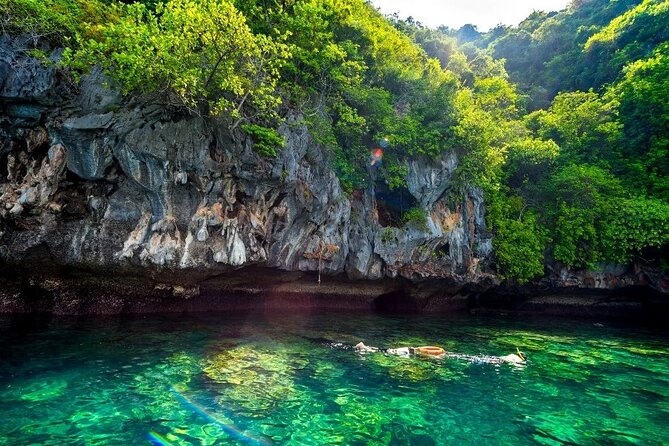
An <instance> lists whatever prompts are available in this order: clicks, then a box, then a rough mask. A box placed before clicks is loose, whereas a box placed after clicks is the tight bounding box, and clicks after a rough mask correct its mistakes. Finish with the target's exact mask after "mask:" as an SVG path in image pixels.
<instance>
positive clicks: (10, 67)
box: [0, 37, 662, 312]
mask: <svg viewBox="0 0 669 446" xmlns="http://www.w3.org/2000/svg"><path fill="white" fill-rule="evenodd" d="M21 44H22V42H21V40H20V39H15V40H11V39H9V38H8V37H2V38H1V39H0V264H2V265H3V271H4V274H3V276H4V277H2V278H4V279H7V276H8V275H11V274H17V275H19V276H25V277H27V278H28V279H26V280H28V282H26V283H27V285H25V284H24V285H25V286H24V289H25V287H26V286H27V287H28V288H30V287H37V288H39V289H40V290H41V291H46V292H48V293H55V294H53V295H54V296H55V295H56V294H57V293H61V294H62V293H64V292H65V291H64V290H65V289H66V288H67V286H65V285H62V284H60V285H59V284H58V283H56V282H54V281H53V280H52V279H53V277H61V278H62V277H67V276H68V275H70V276H71V275H73V274H74V273H75V272H76V273H77V274H78V276H77V277H82V276H86V277H88V278H89V279H87V282H86V285H85V286H84V288H86V287H90V286H91V283H94V282H95V280H97V279H96V278H101V277H106V278H109V277H135V278H141V280H140V281H139V282H138V281H128V280H126V281H125V284H126V285H127V284H128V283H132V284H135V285H130V288H131V289H127V286H126V285H124V286H126V288H124V292H126V293H130V294H132V293H133V292H136V293H137V294H147V293H144V292H142V291H140V290H139V288H141V287H142V286H145V287H146V290H150V291H151V292H152V293H153V292H156V293H158V294H160V293H162V292H163V291H164V290H167V291H168V292H169V293H171V294H173V295H174V296H181V297H185V298H189V297H191V296H193V295H197V294H199V293H200V292H201V286H204V287H205V288H206V286H209V285H211V282H207V280H211V278H212V277H217V279H216V280H222V279H221V277H223V278H226V279H225V280H223V282H222V284H221V285H220V286H219V288H223V289H228V290H231V289H233V288H234V287H235V286H237V285H240V284H243V285H244V286H245V287H246V289H247V290H248V289H251V288H253V287H254V286H258V287H260V288H262V284H263V281H265V282H270V281H271V279H270V276H271V275H272V274H273V275H274V276H273V277H280V279H278V280H279V283H281V281H283V280H288V279H285V277H284V276H282V274H283V273H281V271H292V272H314V273H315V272H322V273H323V274H324V275H327V276H330V277H337V278H338V279H332V280H333V281H336V280H339V281H341V280H345V281H347V283H350V282H348V281H350V280H357V279H368V280H370V279H371V280H379V282H377V284H378V285H372V287H373V288H374V287H376V288H374V289H373V290H372V291H370V295H374V297H378V296H379V295H384V294H387V295H388V296H390V297H389V299H391V300H392V293H393V292H395V291H397V289H398V288H403V289H404V291H406V289H405V287H404V286H401V287H400V286H398V285H397V283H407V282H406V281H405V279H406V280H408V281H413V282H412V283H414V285H415V284H416V283H417V282H416V281H419V282H420V281H422V283H424V284H427V285H420V284H419V285H416V286H414V287H413V288H412V290H410V291H409V293H414V294H415V296H419V297H420V296H422V297H425V296H433V297H434V296H438V297H439V296H441V297H443V296H449V297H453V296H461V297H462V299H465V298H466V293H461V291H462V287H468V286H477V285H481V286H482V287H483V288H487V287H489V286H490V285H491V284H493V283H496V281H497V279H495V275H494V271H493V270H492V268H491V265H492V239H491V235H490V234H489V233H488V232H487V231H486V225H485V206H484V202H483V194H482V191H480V190H479V189H477V188H475V187H469V188H466V189H465V190H464V192H463V191H462V190H461V189H458V190H454V188H453V178H454V174H455V170H456V168H457V166H458V157H457V155H456V154H455V153H454V152H449V153H445V154H444V155H443V156H442V157H441V159H437V160H427V159H415V160H412V161H410V162H409V163H408V165H407V170H408V176H407V188H406V189H405V190H403V191H400V192H399V193H400V194H401V195H400V204H399V206H400V207H401V208H402V207H403V208H406V207H407V206H413V207H416V208H418V209H420V210H421V211H422V212H423V213H424V215H425V221H424V222H423V221H421V222H408V223H403V222H402V221H401V218H399V219H398V218H397V214H398V209H397V206H398V205H397V194H398V192H397V191H389V190H388V188H387V187H385V186H384V184H383V183H378V182H374V181H371V182H370V183H371V184H370V186H369V187H368V188H367V189H366V190H355V191H353V193H351V194H346V193H344V192H343V190H342V188H341V186H340V183H339V181H338V179H337V177H336V175H335V174H334V172H333V171H332V170H331V168H330V167H329V165H330V164H329V159H328V154H327V152H326V151H325V150H324V149H323V148H322V147H321V146H319V144H318V143H316V141H315V140H314V138H313V137H312V135H311V134H310V133H309V130H308V128H307V127H306V126H305V125H304V123H303V122H302V121H301V119H300V116H299V115H294V116H291V117H288V118H287V119H286V121H285V123H284V124H283V125H282V126H281V128H280V129H279V133H280V134H281V135H282V136H283V137H284V138H285V141H286V146H285V149H284V150H282V151H281V152H280V153H279V155H278V156H277V157H276V158H274V159H268V158H263V157H260V156H259V155H258V154H257V153H256V152H255V151H254V150H253V142H252V141H251V139H250V138H248V137H247V136H246V135H245V134H244V133H243V132H241V131H239V130H234V131H232V132H231V131H229V130H228V127H227V126H226V125H224V124H221V123H217V122H216V121H213V120H210V119H207V118H203V117H197V116H190V115H186V114H184V113H183V112H178V111H176V110H173V109H171V108H170V107H169V106H166V105H161V104H158V103H155V102H153V101H150V100H147V99H144V100H137V99H127V98H122V97H121V96H120V95H119V94H118V92H117V91H116V90H115V89H114V88H113V87H110V86H109V81H108V79H106V78H105V77H104V76H103V75H101V74H100V73H99V72H96V71H94V72H93V73H92V74H91V75H90V76H89V77H87V78H85V79H83V80H82V82H81V83H80V84H74V83H73V82H72V81H71V79H70V78H69V77H68V76H66V75H64V74H63V73H61V72H60V71H59V70H58V69H56V68H55V66H54V64H53V62H55V61H57V60H58V58H59V53H58V51H54V52H53V53H52V54H51V56H50V60H49V61H46V62H45V61H38V60H36V59H33V58H31V57H28V56H26V55H25V53H24V52H22V51H21ZM370 178H372V179H373V178H374V172H372V171H370ZM393 194H394V195H393ZM401 210H402V209H400V212H401ZM393 214H395V215H393ZM258 268H264V269H262V270H261V269H258ZM240 270H242V271H245V272H243V273H240V272H239V271H240ZM259 271H263V272H259ZM260 276H262V280H261V278H260ZM319 276H320V274H319ZM35 277H38V278H39V279H34V278H35ZM242 277H243V279H240V280H237V279H239V278H242ZM296 277H297V279H295V278H293V279H290V280H302V279H300V277H301V276H296ZM588 277H594V278H593V279H592V283H590V282H587V280H588ZM639 277H640V276H639V274H630V273H629V271H627V270H624V269H623V270H610V271H609V270H604V271H603V272H601V273H596V274H593V273H589V272H582V273H574V272H572V271H568V270H565V269H560V268H558V267H554V268H553V271H552V272H551V274H550V275H549V276H548V277H547V279H545V280H544V285H549V286H563V285H568V286H586V287H592V288H610V287H619V286H627V285H633V284H638V283H641V282H642V281H643V280H642V279H639ZM10 279H11V278H10ZM381 279H395V282H394V283H395V284H394V285H387V282H384V281H383V280H381ZM397 279H399V281H398V280H397ZM646 279H647V280H646V281H647V282H649V281H650V282H653V283H654V284H657V283H660V282H661V280H662V278H661V277H657V278H650V279H649V278H648V277H646ZM124 280H125V279H124ZM305 280H307V281H308V282H310V283H314V282H315V280H316V279H315V276H313V277H312V276H308V277H307V278H306V279H305ZM640 280H641V282H640ZM147 281H148V282H149V284H148V285H147ZM435 281H437V282H435ZM122 282H123V281H118V282H113V283H111V282H105V283H106V284H107V285H105V286H109V287H112V288H113V287H114V286H119V283H122ZM140 283H141V284H143V285H137V284H140ZM204 284H209V285H206V286H205V285H204ZM347 286H348V285H347ZM365 286H369V284H368V285H365ZM412 286H413V285H412ZM421 286H422V288H421ZM133 287H134V288H133ZM82 289H83V288H82ZM346 290H347V291H346V293H349V294H350V290H348V288H347V289H346ZM106 291H109V290H106ZM311 291H313V290H311ZM311 291H310V292H311ZM358 291H360V292H362V290H361V289H359V290H358ZM94 292H96V293H99V292H100V290H96V291H94ZM112 294H113V293H110V294H109V296H111V295H112ZM149 294H150V293H149ZM363 294H364V293H363ZM10 295H12V294H11V292H7V291H6V292H5V295H4V296H5V301H7V299H9V300H10V301H11V302H15V301H12V300H11V299H10V298H8V297H7V296H10ZM10 297H11V296H10ZM72 299H74V298H72ZM110 299H111V300H110V301H109V302H111V303H109V305H112V306H113V305H114V304H113V299H114V298H112V297H110ZM74 301H76V299H74ZM442 303H443V302H442ZM12 305H13V304H12ZM422 305H428V304H427V303H426V302H423V304H422ZM0 306H2V305H0ZM437 306H438V305H437ZM446 306H448V305H446ZM9 307H11V305H9ZM9 307H7V304H5V308H9ZM10 310H11V308H10ZM75 312H76V311H75Z"/></svg>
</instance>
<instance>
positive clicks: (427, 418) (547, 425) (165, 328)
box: [0, 313, 669, 445]
mask: <svg viewBox="0 0 669 446" xmlns="http://www.w3.org/2000/svg"><path fill="white" fill-rule="evenodd" d="M595 322H596V321H578V322H574V321H569V320H566V319H559V320H547V319H536V320H522V319H506V318H489V317H485V318H484V317H469V316H466V317H465V316H448V315H441V316H411V317H408V316H402V317H400V316H382V315H375V314H362V315H360V314H355V313H334V314H314V313H302V314H265V313H258V314H253V315H240V314H238V315H229V314H216V315H178V316H176V315H175V316H163V317H159V316H150V317H137V318H112V319H109V318H105V319H98V318H87V319H83V320H72V319H65V320H63V319H59V320H56V319H51V320H38V321H34V320H33V321H32V322H29V323H28V322H26V320H16V319H0V444H9V445H14V444H16V445H106V444H112V445H134V444H139V445H141V444H147V445H149V444H158V445H161V444H174V445H214V444H219V445H249V444H250V445H271V444H275V445H440V444H458V445H460V444H509V445H517V444H547V445H559V444H579V445H581V444H602V445H615V444H648V445H653V444H657V445H660V444H669V336H668V333H667V332H666V331H662V330H657V329H649V328H643V327H639V326H635V327H629V326H623V325H620V324H614V323H608V322H602V324H599V323H595ZM360 340H363V341H364V342H365V343H366V344H368V345H374V346H380V347H399V346H406V345H413V346H416V345H439V346H442V347H444V348H446V349H447V350H449V351H452V352H459V353H465V354H471V355H505V354H508V353H511V352H514V351H515V349H516V346H518V347H520V348H521V350H523V351H525V353H527V355H528V357H529V360H528V362H527V364H526V365H525V366H522V367H516V366H512V365H492V364H485V363H476V362H475V363H472V362H468V361H463V360H457V359H444V360H438V359H428V358H421V357H408V358H403V357H396V356H387V355H384V354H383V353H370V354H365V355H361V354H358V353H355V352H354V351H352V350H349V349H345V348H336V346H333V345H332V343H342V345H343V346H347V345H352V344H355V343H357V342H358V341H360Z"/></svg>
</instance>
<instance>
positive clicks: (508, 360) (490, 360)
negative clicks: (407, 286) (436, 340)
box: [353, 342, 527, 365]
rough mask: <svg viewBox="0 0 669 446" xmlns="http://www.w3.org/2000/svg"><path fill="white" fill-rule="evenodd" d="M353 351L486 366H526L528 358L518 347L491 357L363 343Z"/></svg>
mask: <svg viewBox="0 0 669 446" xmlns="http://www.w3.org/2000/svg"><path fill="white" fill-rule="evenodd" d="M353 349H354V350H355V351H357V352H358V353H374V352H380V353H386V354H389V355H398V356H411V355H423V356H432V357H436V358H452V359H460V360H464V361H469V362H477V363H486V364H517V365H520V364H525V362H526V361H527V356H526V355H525V353H523V352H521V351H520V350H519V349H518V348H517V347H516V353H511V354H508V355H505V356H489V355H467V354H463V353H451V352H447V351H446V350H444V349H443V348H441V347H434V346H424V347H400V348H378V347H371V346H369V345H365V344H364V343H363V342H359V343H357V344H356V345H355V346H354V347H353Z"/></svg>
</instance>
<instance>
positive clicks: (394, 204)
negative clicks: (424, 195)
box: [374, 180, 418, 228]
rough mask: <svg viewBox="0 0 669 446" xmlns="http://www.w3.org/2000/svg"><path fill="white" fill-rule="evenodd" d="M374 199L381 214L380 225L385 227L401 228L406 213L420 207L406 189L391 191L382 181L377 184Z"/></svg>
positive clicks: (401, 187)
mask: <svg viewBox="0 0 669 446" xmlns="http://www.w3.org/2000/svg"><path fill="white" fill-rule="evenodd" d="M374 197H375V198H376V209H377V212H378V214H379V224H380V225H381V226H383V227H389V226H391V227H395V228H399V227H401V226H402V225H403V222H402V215H403V214H404V212H406V211H407V210H409V209H411V208H414V207H416V206H418V201H417V200H416V199H415V198H414V196H413V195H411V193H410V192H409V190H408V189H407V188H406V187H403V186H400V187H396V188H395V189H390V188H389V187H388V185H387V184H386V183H385V181H382V180H378V181H376V183H375V186H374Z"/></svg>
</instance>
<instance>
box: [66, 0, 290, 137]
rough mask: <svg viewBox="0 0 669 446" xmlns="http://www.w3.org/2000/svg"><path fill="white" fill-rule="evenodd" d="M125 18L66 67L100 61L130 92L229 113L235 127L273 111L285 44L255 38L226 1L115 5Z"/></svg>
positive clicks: (103, 29)
mask: <svg viewBox="0 0 669 446" xmlns="http://www.w3.org/2000/svg"><path fill="white" fill-rule="evenodd" d="M115 9H116V11H118V13H119V16H120V18H119V19H118V20H117V21H113V22H111V23H108V24H101V25H98V27H99V35H100V37H99V38H98V39H88V40H83V41H81V42H80V49H78V50H75V51H69V52H67V53H66V55H65V63H66V64H68V65H70V66H72V67H75V68H79V69H81V70H86V69H88V68H89V67H90V66H91V65H94V64H100V65H102V66H103V68H104V69H105V71H106V72H107V73H108V74H109V75H111V76H112V77H113V78H114V79H115V80H117V81H118V82H119V83H120V84H121V85H122V87H123V89H124V91H125V92H126V93H128V92H138V93H156V92H157V93H162V94H163V96H164V97H166V98H171V101H172V102H173V103H175V104H177V105H179V106H185V107H187V108H188V109H189V110H190V111H191V112H194V113H199V114H210V115H215V116H218V115H225V116H227V117H230V118H231V120H232V121H231V122H232V123H231V127H232V128H235V127H237V126H238V125H239V124H240V123H242V122H243V121H244V120H252V119H254V118H258V117H260V116H266V115H267V114H268V113H270V114H271V113H272V112H273V111H274V109H275V108H276V106H277V105H278V104H279V102H280V97H279V96H277V95H276V94H275V90H276V85H277V81H278V78H279V68H280V67H281V65H282V64H283V63H284V61H285V59H286V58H287V57H288V56H289V52H288V48H287V47H286V45H284V44H282V43H280V42H277V41H275V40H273V39H272V38H270V37H267V36H264V35H254V34H253V33H252V32H251V30H250V29H249V27H248V26H247V24H246V21H245V18H244V16H243V15H242V14H240V13H239V11H237V10H236V9H235V7H234V6H233V5H232V3H230V2H229V1H227V0H169V1H168V2H166V3H161V4H159V5H158V6H157V7H156V11H155V12H153V11H150V10H149V9H147V8H146V6H144V5H142V4H139V3H135V4H131V5H127V6H115Z"/></svg>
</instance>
